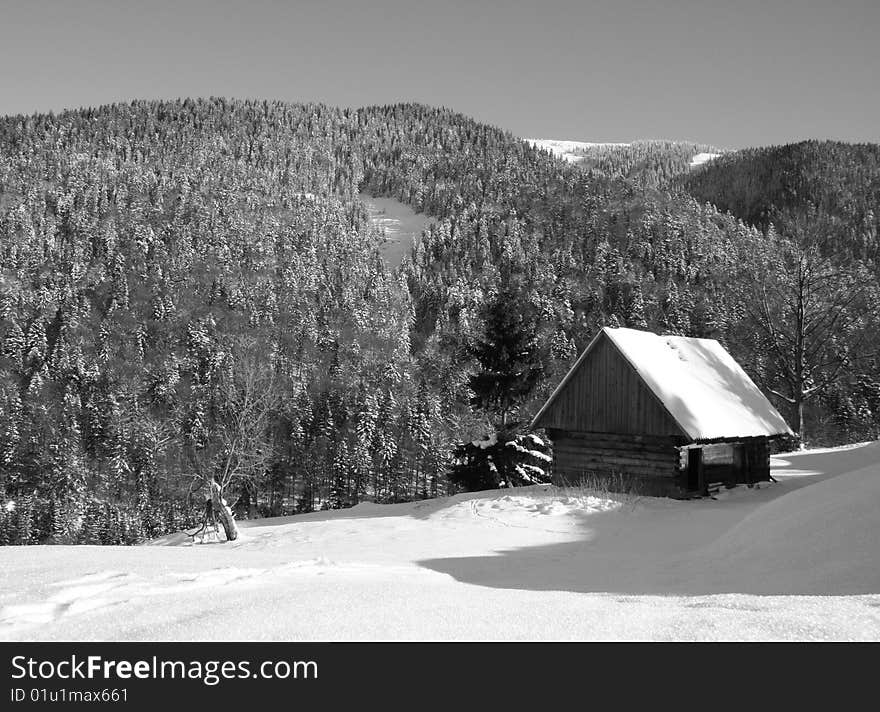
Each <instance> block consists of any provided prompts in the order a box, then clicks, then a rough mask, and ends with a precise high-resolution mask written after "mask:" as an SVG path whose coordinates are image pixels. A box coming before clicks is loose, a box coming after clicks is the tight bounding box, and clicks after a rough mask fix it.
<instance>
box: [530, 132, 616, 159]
mask: <svg viewBox="0 0 880 712" xmlns="http://www.w3.org/2000/svg"><path fill="white" fill-rule="evenodd" d="M523 140H524V141H526V142H527V143H530V144H532V146H534V147H535V148H543V149H545V150H547V151H550V153H552V154H553V155H554V156H559V157H560V158H562V159H564V160H566V161H568V162H569V163H580V162H581V161H583V160H584V153H585V152H586V151H587V149H590V148H596V147H597V146H629V144H628V143H591V142H589V141H564V140H559V139H552V138H526V139H523Z"/></svg>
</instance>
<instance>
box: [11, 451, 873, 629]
mask: <svg viewBox="0 0 880 712" xmlns="http://www.w3.org/2000/svg"><path fill="white" fill-rule="evenodd" d="M773 474H774V476H775V477H776V478H777V479H778V480H779V481H778V483H773V484H766V485H762V486H761V488H760V489H747V488H745V487H737V488H735V489H733V490H722V492H721V493H720V494H719V495H718V498H717V499H714V500H713V499H703V500H695V501H687V502H682V501H673V500H667V499H654V498H641V499H631V498H630V499H628V498H625V497H619V498H616V497H614V496H591V495H590V494H589V493H585V492H579V491H577V490H560V489H558V488H554V487H549V486H536V487H529V488H522V489H516V490H495V491H490V492H483V493H479V494H468V495H459V496H456V497H451V498H448V499H442V500H432V501H424V502H416V503H410V504H400V505H386V506H381V505H373V504H361V505H359V506H357V507H355V508H353V509H350V510H341V511H335V512H321V513H314V514H309V515H300V516H296V517H288V518H283V519H268V520H257V521H253V522H244V523H243V526H242V536H241V538H240V540H239V541H236V542H234V543H232V544H225V543H222V544H221V543H205V544H196V545H193V544H192V543H191V542H190V541H189V539H188V538H187V537H186V536H185V535H177V536H171V537H167V538H165V539H162V540H159V541H156V542H154V543H153V544H151V545H146V546H140V547H128V548H126V547H91V546H77V547H60V546H40V547H3V548H0V564H2V571H3V576H2V584H0V638H2V639H5V640H45V639H56V640H144V639H146V640H205V639H228V640H264V639H277V640H356V639H367V640H452V639H465V640H503V639H522V640H596V639H598V640H620V639H623V640H828V639H832V640H880V443H870V444H865V445H860V446H853V447H849V448H841V449H836V450H816V451H808V452H804V453H798V454H792V455H783V456H777V457H775V458H774V459H773Z"/></svg>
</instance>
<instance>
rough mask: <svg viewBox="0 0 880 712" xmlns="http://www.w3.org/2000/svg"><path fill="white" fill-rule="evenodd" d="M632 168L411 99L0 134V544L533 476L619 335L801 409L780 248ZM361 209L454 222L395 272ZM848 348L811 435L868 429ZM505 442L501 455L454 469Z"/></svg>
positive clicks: (254, 106)
mask: <svg viewBox="0 0 880 712" xmlns="http://www.w3.org/2000/svg"><path fill="white" fill-rule="evenodd" d="M676 160H677V159H676ZM660 163H661V164H662V163H663V161H660ZM630 164H631V162H626V166H628V167H626V168H625V170H623V169H621V168H620V166H621V165H623V164H620V165H618V164H612V163H609V164H607V165H605V164H596V165H593V166H591V169H590V170H587V171H584V170H582V169H581V168H579V167H576V166H572V165H569V164H567V163H566V162H564V161H562V160H561V159H557V158H554V157H553V156H551V155H550V154H548V153H547V152H545V151H541V150H537V149H535V148H532V147H531V146H530V145H529V144H527V143H526V142H524V141H521V140H519V139H517V138H515V137H514V136H512V135H511V134H509V133H506V132H504V131H501V130H499V129H497V128H493V127H490V126H486V125H483V124H480V123H477V122H475V121H473V120H471V119H468V118H467V117H464V116H462V115H460V114H456V113H454V112H452V111H449V110H445V109H433V108H430V107H426V106H422V105H413V104H405V105H403V104H402V105H394V106H381V107H369V108H364V109H360V110H342V109H336V108H332V107H327V106H323V105H316V104H285V103H281V102H259V101H236V100H224V99H210V100H190V99H187V100H182V101H165V102H148V101H142V102H133V103H129V104H118V105H112V106H105V107H100V108H97V109H82V110H77V111H66V112H63V113H60V114H57V115H52V114H48V115H37V116H30V117H21V116H17V117H5V118H3V119H0V542H25V543H28V542H45V541H58V542H70V541H75V542H136V541H141V540H143V539H144V538H146V537H150V536H154V535H156V534H159V533H162V532H165V531H168V530H170V529H175V528H179V527H180V526H182V525H183V524H185V523H189V522H192V521H194V519H193V518H194V517H196V516H197V513H198V507H200V506H201V503H202V501H203V495H204V493H205V491H206V489H207V486H208V485H210V484H211V483H215V484H216V485H217V486H219V487H220V488H221V489H222V492H223V496H224V497H225V498H226V499H227V500H228V501H229V502H230V503H231V504H233V505H234V506H235V509H236V511H237V513H238V515H239V516H242V517H243V516H257V515H265V514H281V513H292V512H299V511H309V510H311V509H314V508H325V507H344V506H349V505H351V504H353V503H355V502H357V501H359V500H362V499H364V498H369V499H372V500H375V501H383V502H386V501H402V500H407V499H415V498H422V497H430V496H434V495H437V494H441V493H444V492H447V491H449V489H450V488H455V487H458V486H475V484H474V483H475V482H477V481H478V482H479V483H481V486H483V485H496V486H497V485H498V484H502V483H503V484H517V483H522V482H528V481H536V480H540V479H541V477H542V474H541V472H542V467H544V463H545V459H546V455H545V454H544V453H542V452H541V451H540V448H538V449H534V448H532V449H530V448H526V447H523V446H522V445H521V443H520V441H519V440H516V438H517V437H520V436H522V437H525V435H524V434H523V433H522V429H521V427H520V428H519V429H518V426H517V425H516V424H517V423H518V422H522V421H527V420H528V418H529V416H530V415H531V414H533V413H534V412H535V410H536V409H537V407H538V406H539V405H540V403H541V402H542V400H543V399H544V398H545V397H546V395H547V394H548V393H549V392H550V391H551V390H552V388H553V387H554V386H555V384H556V383H557V382H558V379H559V378H560V377H561V375H562V374H563V373H564V372H565V371H566V369H567V368H568V367H569V366H570V365H571V363H572V362H573V359H574V358H575V356H576V354H577V352H578V351H579V350H580V349H582V348H583V347H584V345H585V344H586V343H587V342H588V341H589V339H590V338H591V337H592V336H593V335H594V334H595V333H596V331H597V329H599V328H600V327H601V326H603V325H621V326H624V325H625V326H633V327H640V328H650V329H655V330H658V331H665V332H668V333H679V334H689V335H695V336H707V337H713V338H719V339H721V340H722V341H724V342H725V343H726V344H727V345H728V346H729V347H730V348H731V350H732V351H733V353H734V354H735V355H736V356H737V357H738V358H739V359H740V360H741V361H742V362H743V363H744V364H745V366H746V368H747V369H748V370H749V372H750V374H751V375H752V376H753V378H754V379H755V380H756V381H757V382H758V383H759V384H761V385H762V386H763V387H765V388H767V389H773V390H777V391H780V392H782V391H783V390H784V389H785V383H786V378H787V377H788V372H787V370H786V369H787V365H786V364H785V363H779V362H778V360H776V361H775V360H773V359H770V358H768V357H767V345H766V344H765V343H761V342H760V340H757V341H756V339H755V338H752V336H751V335H754V334H755V333H757V332H756V330H755V327H754V325H753V324H751V323H750V321H749V319H750V318H751V316H750V314H749V313H748V310H747V309H745V308H744V305H745V304H748V303H750V301H749V299H748V295H747V294H746V292H745V291H744V290H746V288H747V287H749V286H750V285H752V283H753V280H751V281H750V278H751V277H752V276H753V275H755V274H759V273H760V274H764V275H767V276H769V277H774V275H775V274H776V272H774V270H777V271H779V270H781V272H779V273H780V274H782V273H785V263H784V260H783V259H782V257H784V254H785V253H784V251H780V252H779V253H778V254H779V256H780V260H779V261H777V262H773V261H772V260H770V261H767V262H766V263H762V264H761V265H755V264H754V259H753V258H754V256H755V255H756V254H769V255H771V256H772V255H776V254H777V252H776V250H777V245H776V241H775V240H774V239H772V236H771V238H768V237H767V236H765V235H764V234H762V232H761V231H759V230H757V229H755V228H752V227H749V226H748V225H746V224H745V223H743V222H742V221H740V220H738V219H737V218H735V217H733V216H732V215H730V214H728V213H725V212H720V211H719V210H717V209H716V208H715V207H713V206H712V205H710V204H707V203H706V202H705V201H703V200H697V199H694V198H693V197H691V196H689V195H687V194H685V193H684V192H683V191H681V190H674V191H669V190H666V189H665V188H664V186H663V185H660V181H655V180H639V179H637V176H634V174H633V170H635V169H634V168H633V165H634V164H633V165H630ZM670 165H671V164H670ZM664 180H665V179H664ZM361 191H365V192H368V193H371V194H373V195H380V196H388V197H395V198H397V199H398V200H400V201H402V202H404V203H406V204H407V205H409V206H411V207H412V208H413V209H414V210H417V211H420V212H424V213H427V214H429V215H431V216H434V217H436V218H437V220H435V221H432V222H431V223H430V224H429V227H428V229H427V230H426V231H425V233H424V234H423V236H422V239H421V240H419V241H418V243H417V244H416V246H415V247H414V249H413V252H412V255H411V256H410V257H409V258H408V259H405V260H404V261H403V264H402V265H401V266H400V267H399V268H398V269H397V270H395V271H394V272H390V271H389V270H388V268H387V266H386V265H385V263H384V262H383V260H382V258H381V256H380V252H379V249H378V248H379V245H380V242H381V239H382V238H381V235H379V234H377V233H376V231H375V230H374V229H373V228H372V227H371V226H370V223H369V220H368V218H367V214H366V211H365V209H364V206H363V205H362V204H361V203H360V201H359V199H358V193H359V192H361ZM780 249H781V248H780ZM757 267H761V269H760V270H759V269H757ZM777 281H778V280H777ZM780 303H782V302H780ZM846 309H847V312H846V314H847V318H846V319H844V321H843V322H842V323H845V324H847V325H849V326H848V328H849V327H852V328H851V331H852V334H856V333H857V332H858V333H863V332H865V331H866V330H870V327H873V326H876V322H872V321H871V319H873V318H874V316H873V314H869V312H868V310H867V308H866V307H865V302H864V301H859V300H853V301H852V303H850V304H847V305H846ZM850 316H852V319H850V318H849V317H850ZM783 318H784V316H783ZM834 323H835V324H836V323H841V322H839V321H837V320H835V321H834ZM859 329H861V331H859ZM872 333H876V331H874V332H872ZM850 336H851V334H849V332H848V333H847V334H846V335H838V337H839V338H836V341H835V342H834V343H835V348H836V349H838V351H839V353H840V354H843V357H845V358H850V357H851V356H852V357H853V358H851V359H850V361H849V362H848V363H849V365H848V366H847V368H846V369H836V370H834V369H832V370H829V369H828V368H827V367H820V364H821V363H825V361H819V362H817V364H816V368H817V369H818V370H816V371H815V372H813V373H812V377H814V378H821V381H822V383H823V387H822V389H820V390H817V391H815V392H813V391H811V394H812V395H811V401H810V409H808V412H807V418H808V425H809V427H811V428H813V432H814V433H815V437H816V439H817V440H822V441H829V442H830V441H835V442H836V441H845V440H852V439H857V438H860V437H861V438H864V437H865V436H866V435H867V434H870V433H873V432H876V428H877V426H878V414H880V386H878V384H877V378H876V372H877V369H876V365H875V364H874V363H873V362H871V361H869V360H865V359H864V358H862V355H863V354H862V353H861V351H859V353H858V354H856V353H855V351H854V350H855V349H862V348H863V346H864V344H863V342H862V341H858V342H856V341H851V340H850ZM747 337H748V338H747ZM820 355H821V354H820ZM855 356H859V358H858V359H856V358H855ZM822 368H825V371H822ZM808 375H809V374H808ZM801 385H804V384H803V383H802V384H801ZM804 387H805V388H806V387H807V386H804ZM768 392H769V390H768ZM780 403H781V405H784V406H785V407H787V404H786V403H782V402H780ZM517 433H518V434H517ZM486 435H492V436H493V437H494V438H495V441H496V442H497V443H498V444H499V448H500V450H501V451H503V452H504V453H507V455H508V456H509V457H507V458H506V459H504V458H502V457H500V455H501V453H499V458H498V459H496V460H495V461H490V462H489V463H488V464H487V462H486V461H485V460H484V461H481V462H482V464H480V463H476V464H474V463H471V464H472V465H473V467H472V468H471V469H470V470H469V469H468V468H467V467H464V469H462V462H463V461H466V460H467V459H468V455H467V453H466V452H464V451H463V450H462V449H461V448H460V447H458V445H457V444H458V443H459V442H465V443H467V442H469V441H471V440H474V439H477V438H481V437H484V436H486ZM511 438H513V439H511ZM487 442H491V440H490V441H487ZM507 442H510V443H512V444H513V447H506V448H505V446H504V445H505V443H507ZM465 449H466V448H465ZM478 449H479V448H478ZM481 451H483V452H492V451H491V450H489V449H488V448H482V449H481ZM511 453H522V456H521V457H520V456H519V455H516V456H510V455H511ZM474 467H476V468H477V469H479V468H480V467H482V468H483V471H482V472H480V473H476V475H475V472H474V469H473V468H474ZM450 476H451V478H450Z"/></svg>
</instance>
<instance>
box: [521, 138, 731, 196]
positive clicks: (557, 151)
mask: <svg viewBox="0 0 880 712" xmlns="http://www.w3.org/2000/svg"><path fill="white" fill-rule="evenodd" d="M525 141H527V142H528V143H529V144H530V145H532V146H534V147H535V148H538V149H541V150H544V151H548V152H550V153H551V154H553V155H554V156H557V157H559V158H562V159H563V160H564V161H566V162H568V163H571V164H573V165H577V166H579V167H581V168H583V169H584V170H599V171H601V172H603V173H605V174H608V175H614V176H619V177H621V178H627V179H630V180H635V181H636V182H638V183H642V184H645V185H649V186H654V187H660V186H663V185H666V184H667V183H668V182H669V181H670V180H672V179H673V178H675V177H676V176H679V175H681V174H684V173H687V172H689V171H691V170H694V169H695V168H699V167H701V166H703V165H705V164H706V163H707V162H709V161H711V160H713V159H715V158H717V157H718V156H720V155H722V154H723V153H724V150H723V149H720V148H717V147H715V146H710V145H708V144H700V143H693V142H691V141H670V140H656V139H651V140H644V139H642V140H638V141H630V142H610V143H602V142H590V141H569V140H560V139H534V138H528V139H525Z"/></svg>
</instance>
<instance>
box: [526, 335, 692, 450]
mask: <svg viewBox="0 0 880 712" xmlns="http://www.w3.org/2000/svg"><path fill="white" fill-rule="evenodd" d="M535 426H536V427H541V428H558V429H563V430H570V431H580V432H593V433H599V432H601V433H618V434H642V435H657V436H684V435H685V433H684V432H683V431H682V430H681V428H680V427H679V426H678V424H677V423H676V422H675V420H674V419H673V418H672V416H671V415H670V414H669V412H668V411H667V410H666V408H665V407H664V406H663V404H662V403H661V402H660V400H659V399H658V398H657V396H655V395H654V393H653V392H652V391H651V389H650V388H648V386H646V385H645V383H644V381H642V379H641V377H640V376H639V374H638V373H637V372H636V370H635V369H634V368H633V367H632V365H631V364H630V363H629V361H627V360H626V358H625V357H624V356H623V354H621V353H620V351H619V350H618V348H617V347H616V346H615V345H614V343H613V342H612V341H611V340H610V339H609V338H608V337H607V336H605V335H604V334H601V335H600V336H599V338H597V340H596V343H594V344H593V347H592V349H590V352H589V353H588V354H586V357H585V358H584V360H583V361H582V362H581V364H580V366H579V367H578V368H577V370H576V371H575V372H574V373H572V374H571V375H570V377H569V378H568V379H567V382H565V383H564V384H563V385H562V387H561V388H560V390H559V392H558V394H557V395H556V398H555V399H554V400H553V402H552V403H550V405H549V407H548V408H547V410H546V411H544V413H542V414H541V417H540V418H539V419H538V421H537V422H536V423H535Z"/></svg>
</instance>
